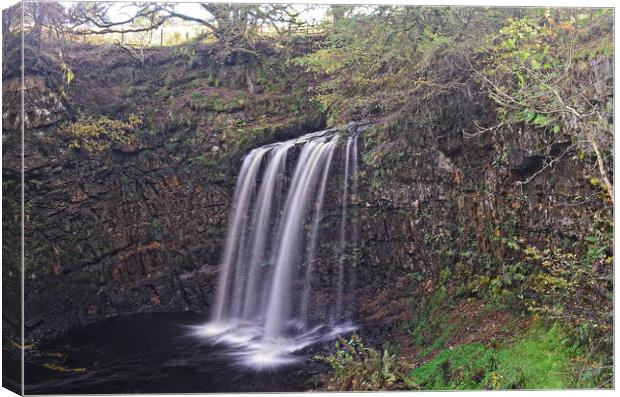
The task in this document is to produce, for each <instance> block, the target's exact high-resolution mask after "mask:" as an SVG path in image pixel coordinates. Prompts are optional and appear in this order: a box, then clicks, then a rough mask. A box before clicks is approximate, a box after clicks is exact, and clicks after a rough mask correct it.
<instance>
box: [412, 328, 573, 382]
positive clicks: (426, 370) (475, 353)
mask: <svg viewBox="0 0 620 397" xmlns="http://www.w3.org/2000/svg"><path fill="white" fill-rule="evenodd" d="M565 340H566V338H565V336H564V334H563V333H562V331H561V329H560V327H559V326H557V325H554V326H552V327H551V328H545V327H543V326H540V325H538V326H535V327H533V328H532V329H531V330H530V331H528V332H527V333H526V334H525V335H522V336H521V337H520V338H518V339H517V340H515V341H513V342H511V343H509V344H507V345H505V346H502V347H499V348H497V349H494V348H491V347H487V346H485V345H483V344H480V343H470V344H466V345H462V346H458V347H456V348H454V349H446V350H443V351H442V352H440V353H439V354H438V355H437V356H435V357H434V358H433V359H432V360H431V361H429V362H427V363H425V364H423V365H421V366H419V367H418V368H416V369H414V370H413V371H412V372H411V373H410V374H409V377H408V380H407V383H409V384H410V386H419V387H421V388H422V389H426V390H475V389H564V388H569V387H574V386H575V385H574V381H572V379H574V378H573V376H572V374H571V363H572V362H573V358H574V356H575V355H576V354H577V353H578V352H577V351H576V350H575V349H574V348H571V347H568V346H566V343H565Z"/></svg>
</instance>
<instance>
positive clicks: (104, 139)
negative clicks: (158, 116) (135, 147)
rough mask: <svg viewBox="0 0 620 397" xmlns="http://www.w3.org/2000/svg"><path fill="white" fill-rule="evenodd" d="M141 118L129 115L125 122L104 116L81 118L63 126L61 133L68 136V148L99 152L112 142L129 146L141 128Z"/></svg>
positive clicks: (108, 146)
mask: <svg viewBox="0 0 620 397" xmlns="http://www.w3.org/2000/svg"><path fill="white" fill-rule="evenodd" d="M142 123H143V121H142V118H141V117H140V116H137V115H135V114H130V115H129V116H128V118H127V120H126V121H121V120H111V119H109V118H107V117H105V116H99V117H92V116H81V117H80V118H79V119H78V120H77V121H75V122H72V123H68V124H65V125H64V126H63V127H62V130H61V131H62V132H63V133H64V134H66V135H68V136H69V138H70V143H69V147H70V148H73V149H84V150H86V151H89V152H99V151H103V150H106V149H109V148H110V146H111V145H112V143H113V142H118V143H124V144H130V143H132V142H133V141H134V139H135V138H136V136H137V132H138V130H139V128H140V127H141V126H142Z"/></svg>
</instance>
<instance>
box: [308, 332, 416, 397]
mask: <svg viewBox="0 0 620 397" xmlns="http://www.w3.org/2000/svg"><path fill="white" fill-rule="evenodd" d="M315 359H316V360H319V361H324V362H326V363H327V364H329V365H330V366H331V367H332V368H333V370H334V375H333V378H332V379H331V380H330V388H331V389H335V390H390V389H399V388H402V386H403V385H404V384H403V376H402V373H401V370H400V366H399V363H398V358H397V355H396V354H395V353H394V352H391V351H390V350H389V349H387V348H384V349H383V351H377V350H375V349H373V348H371V347H366V346H365V345H364V343H363V342H362V340H361V338H360V337H359V335H357V334H353V335H352V336H351V337H350V338H349V339H348V340H345V339H343V338H341V337H340V338H338V341H337V342H336V352H335V353H334V354H332V355H329V356H316V357H315Z"/></svg>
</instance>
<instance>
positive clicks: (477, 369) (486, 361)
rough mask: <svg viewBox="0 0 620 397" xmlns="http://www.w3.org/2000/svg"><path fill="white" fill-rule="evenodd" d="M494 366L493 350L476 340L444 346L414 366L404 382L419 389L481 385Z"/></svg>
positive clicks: (446, 388) (475, 387)
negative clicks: (429, 359) (431, 356)
mask: <svg viewBox="0 0 620 397" xmlns="http://www.w3.org/2000/svg"><path fill="white" fill-rule="evenodd" d="M493 366H494V355H493V350H492V349H490V348H487V347H486V346H484V345H482V344H480V343H470V344H467V345H463V346H459V347H457V348H455V349H446V350H444V351H442V352H441V353H439V354H438V355H437V356H436V357H435V358H434V359H433V360H431V361H430V362H428V363H426V364H424V365H422V366H420V367H418V368H416V369H414V370H413V371H412V372H411V374H410V378H409V381H408V383H409V384H410V385H412V386H416V385H418V386H421V387H422V388H423V389H430V390H448V389H460V390H464V389H482V388H483V384H482V382H481V381H482V380H483V379H484V377H485V375H486V374H487V373H489V372H490V371H491V369H492V368H493Z"/></svg>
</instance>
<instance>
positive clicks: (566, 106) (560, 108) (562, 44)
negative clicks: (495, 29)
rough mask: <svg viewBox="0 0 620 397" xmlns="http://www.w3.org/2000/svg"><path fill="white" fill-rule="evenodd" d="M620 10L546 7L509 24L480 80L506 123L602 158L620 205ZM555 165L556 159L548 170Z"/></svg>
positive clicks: (603, 173) (601, 171) (600, 168)
mask: <svg viewBox="0 0 620 397" xmlns="http://www.w3.org/2000/svg"><path fill="white" fill-rule="evenodd" d="M612 32H613V11H612V10H610V9H601V10H596V11H594V10H588V11H584V10H574V9H572V10H562V11H560V10H556V11H554V12H553V13H552V12H551V10H549V9H547V10H542V11H541V10H539V11H538V12H537V13H536V14H533V15H528V16H525V17H523V18H515V19H509V20H508V21H507V23H506V24H505V26H504V27H502V29H500V31H499V34H498V35H496V36H495V38H494V39H493V40H492V41H491V42H490V44H489V46H488V52H487V57H486V59H487V60H488V65H487V67H486V68H485V69H484V71H483V72H482V73H480V76H481V77H482V78H483V79H484V81H485V83H486V85H487V87H488V92H489V95H490V97H491V98H492V99H493V100H494V101H495V102H496V103H497V104H498V105H499V110H498V111H499V116H500V121H501V122H503V123H525V124H526V125H530V126H532V127H535V128H545V129H547V130H548V131H549V132H552V133H553V134H555V139H554V141H559V140H561V139H564V140H565V138H568V139H569V140H570V141H571V142H572V148H574V149H577V151H578V152H581V153H594V156H595V158H596V169H597V171H595V172H596V173H598V175H599V176H600V178H601V179H602V181H603V183H602V185H603V187H604V188H605V190H606V191H607V193H608V194H607V197H608V198H609V199H610V200H611V201H612V202H613V184H612V181H611V177H610V169H611V165H612V163H613V153H612V151H611V144H612V142H613V66H612V63H611V59H612V58H613V55H612V54H613V41H612V39H611V37H613V34H612ZM550 165H552V162H551V161H549V162H547V163H546V166H550Z"/></svg>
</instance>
